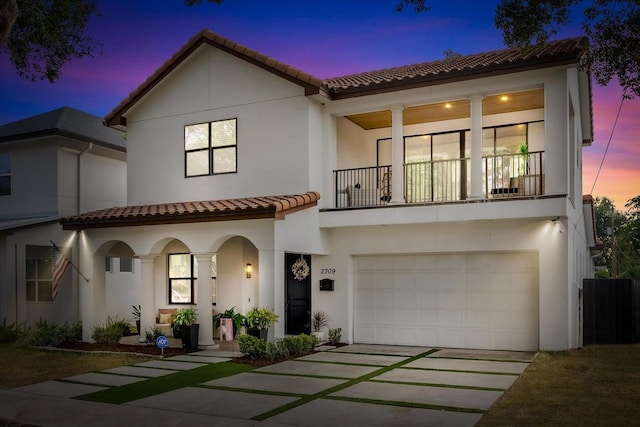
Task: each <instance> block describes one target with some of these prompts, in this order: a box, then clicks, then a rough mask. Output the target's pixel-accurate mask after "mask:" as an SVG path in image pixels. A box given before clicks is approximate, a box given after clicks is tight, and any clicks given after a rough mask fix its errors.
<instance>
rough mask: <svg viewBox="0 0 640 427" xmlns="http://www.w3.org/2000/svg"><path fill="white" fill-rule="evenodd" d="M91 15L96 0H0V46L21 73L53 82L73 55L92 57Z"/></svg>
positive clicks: (97, 13) (94, 43)
mask: <svg viewBox="0 0 640 427" xmlns="http://www.w3.org/2000/svg"><path fill="white" fill-rule="evenodd" d="M92 15H99V11H98V7H97V5H96V2H95V0H0V47H2V48H3V50H7V51H8V53H9V57H10V60H11V62H12V63H13V65H14V66H15V68H16V70H17V72H18V74H19V75H20V76H22V77H26V78H28V79H30V80H31V81H36V80H45V79H46V80H48V81H49V82H51V83H53V82H55V81H56V80H58V79H59V78H60V76H61V74H62V67H63V66H64V65H65V64H67V63H68V62H69V61H71V60H72V59H73V58H82V57H84V56H89V57H93V55H94V53H95V51H96V49H97V47H98V44H97V42H96V41H94V40H93V39H92V38H91V37H89V36H87V35H86V34H85V33H86V29H87V24H88V22H89V18H90V17H91V16H92Z"/></svg>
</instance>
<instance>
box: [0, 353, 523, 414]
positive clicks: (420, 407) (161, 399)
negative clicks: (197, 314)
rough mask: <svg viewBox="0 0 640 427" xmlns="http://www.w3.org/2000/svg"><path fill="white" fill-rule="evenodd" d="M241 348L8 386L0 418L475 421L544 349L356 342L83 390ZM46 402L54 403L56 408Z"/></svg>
mask: <svg viewBox="0 0 640 427" xmlns="http://www.w3.org/2000/svg"><path fill="white" fill-rule="evenodd" d="M233 355H235V356H237V353H230V352H228V351H214V350H208V351H201V352H196V353H192V354H190V355H185V356H177V357H171V358H166V359H158V360H154V361H151V362H143V363H139V364H136V365H133V366H123V367H120V368H114V369H107V370H104V371H101V372H95V373H87V374H83V375H76V376H73V377H67V378H63V379H61V380H59V381H47V382H45V383H40V384H33V385H29V386H24V387H18V388H16V389H13V390H11V391H4V392H0V418H1V419H7V420H13V421H20V422H24V423H29V424H33V425H43V426H46V425H51V426H53V425H55V426H66V425H68V426H75V425H81V420H83V419H85V418H87V419H88V418H89V417H90V416H91V415H92V414H93V415H94V418H93V420H92V422H91V424H92V425H94V426H107V425H116V424H126V423H129V422H131V423H133V422H135V423H136V425H138V426H141V425H142V426H144V425H153V426H165V425H166V426H169V425H184V423H185V422H187V421H188V420H191V422H192V423H196V424H198V423H202V420H208V421H207V423H212V424H213V423H215V424H217V425H265V426H268V425H271V426H276V425H280V424H288V425H299V426H320V425H330V424H334V423H335V424H340V425H345V424H346V425H348V424H351V425H392V424H393V425H422V426H424V425H434V426H435V425H438V426H473V425H474V424H475V423H476V422H477V421H478V420H479V419H480V417H481V416H482V413H483V411H485V410H486V409H487V408H489V407H490V406H491V405H492V404H493V403H494V402H495V401H496V400H497V399H499V398H500V396H501V395H502V393H503V392H504V390H506V389H507V388H509V387H510V386H511V384H513V382H514V381H515V380H516V379H517V378H518V376H519V375H520V374H521V373H522V372H523V371H524V370H525V369H526V367H527V366H528V365H529V363H530V362H531V361H532V360H533V357H535V353H522V352H489V351H473V350H449V349H431V348H424V347H394V346H373V345H350V346H346V347H340V348H336V349H329V350H328V351H326V352H319V353H314V354H312V355H309V356H305V357H301V358H298V359H295V360H291V361H287V362H282V363H277V364H274V365H270V366H266V367H263V368H258V369H254V370H252V371H250V372H245V373H241V374H237V375H232V376H228V377H224V378H218V379H215V380H210V381H209V380H206V381H203V382H202V383H200V384H197V385H195V386H187V387H181V388H176V389H175V390H171V391H167V392H160V391H159V392H157V393H155V394H154V393H153V391H151V392H150V393H149V394H150V395H148V396H147V397H144V398H141V399H137V400H131V401H126V402H124V403H123V404H121V405H112V404H103V403H96V402H87V401H83V400H77V399H74V398H77V397H81V396H85V395H88V394H91V393H93V392H96V391H100V390H118V389H119V387H126V384H131V386H139V385H141V386H144V383H145V381H152V380H153V379H155V378H160V377H163V376H166V375H177V376H179V375H181V374H182V373H185V374H186V373H187V372H189V371H192V370H194V369H198V368H200V367H202V366H208V365H210V364H214V363H223V362H226V361H229V360H231V357H232V356H233ZM171 378H172V379H173V378H176V380H177V378H179V377H171ZM27 408H29V409H27ZM42 411H49V412H48V416H43V414H41V413H40V412H42ZM97 414H100V415H99V416H97ZM143 414H147V416H148V418H145V417H143Z"/></svg>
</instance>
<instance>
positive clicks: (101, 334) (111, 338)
mask: <svg viewBox="0 0 640 427" xmlns="http://www.w3.org/2000/svg"><path fill="white" fill-rule="evenodd" d="M125 325H126V327H127V330H128V327H129V324H128V323H127V322H126V321H125V320H121V319H118V316H116V317H115V318H114V319H112V318H111V317H110V316H109V317H107V323H106V324H105V325H104V326H96V327H94V328H93V334H91V338H93V339H94V340H95V341H96V342H97V343H100V344H118V343H119V342H120V340H121V339H122V337H123V336H124V335H125Z"/></svg>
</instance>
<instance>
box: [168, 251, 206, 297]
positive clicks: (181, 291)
mask: <svg viewBox="0 0 640 427" xmlns="http://www.w3.org/2000/svg"><path fill="white" fill-rule="evenodd" d="M216 272H217V263H216V255H215V254H214V255H213V256H212V257H211V279H212V280H211V282H212V289H211V302H212V304H214V305H215V303H216V274H217V273H216ZM168 283H169V304H195V303H196V289H197V283H198V259H197V258H196V257H195V256H194V255H193V254H169V256H168Z"/></svg>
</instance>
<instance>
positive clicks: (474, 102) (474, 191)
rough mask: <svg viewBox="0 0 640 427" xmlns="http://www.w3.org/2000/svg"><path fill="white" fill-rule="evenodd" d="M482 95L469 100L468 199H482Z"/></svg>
mask: <svg viewBox="0 0 640 427" xmlns="http://www.w3.org/2000/svg"><path fill="white" fill-rule="evenodd" d="M483 98H484V96H482V95H473V96H471V97H470V98H469V99H470V100H471V194H470V196H469V198H470V199H482V198H483V197H484V192H483V190H482V173H483V171H482V169H483V167H482V99H483Z"/></svg>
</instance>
